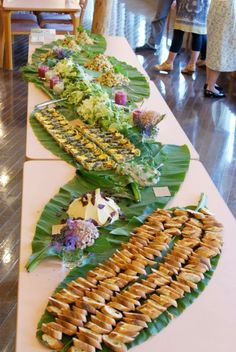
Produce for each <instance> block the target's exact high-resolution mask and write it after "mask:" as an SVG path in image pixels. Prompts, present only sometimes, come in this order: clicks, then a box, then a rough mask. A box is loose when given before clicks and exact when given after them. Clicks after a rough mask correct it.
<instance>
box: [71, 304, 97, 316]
mask: <svg viewBox="0 0 236 352" xmlns="http://www.w3.org/2000/svg"><path fill="white" fill-rule="evenodd" d="M75 305H76V307H78V308H81V309H83V310H86V311H87V312H89V313H91V314H95V313H96V308H94V307H93V306H92V305H91V304H88V303H86V302H82V301H77V302H75Z"/></svg>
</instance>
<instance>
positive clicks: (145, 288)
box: [133, 282, 154, 293]
mask: <svg viewBox="0 0 236 352" xmlns="http://www.w3.org/2000/svg"><path fill="white" fill-rule="evenodd" d="M133 287H134V288H138V289H140V290H141V291H143V292H145V293H152V292H153V291H154V289H153V288H151V287H148V286H145V285H143V284H140V283H139V282H136V283H135V284H134V285H133Z"/></svg>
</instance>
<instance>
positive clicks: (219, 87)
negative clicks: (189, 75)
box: [204, 83, 223, 92]
mask: <svg viewBox="0 0 236 352" xmlns="http://www.w3.org/2000/svg"><path fill="white" fill-rule="evenodd" d="M206 89H207V83H206V84H204V90H206ZM215 89H217V90H218V91H219V92H223V88H222V87H221V86H218V84H215Z"/></svg>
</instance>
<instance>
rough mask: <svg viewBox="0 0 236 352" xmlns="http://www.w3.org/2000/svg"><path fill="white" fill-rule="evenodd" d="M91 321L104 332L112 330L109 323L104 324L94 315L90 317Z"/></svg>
mask: <svg viewBox="0 0 236 352" xmlns="http://www.w3.org/2000/svg"><path fill="white" fill-rule="evenodd" d="M90 318H91V321H92V322H93V323H94V324H97V325H98V326H100V327H101V328H104V329H106V330H109V331H111V330H112V325H111V324H109V323H106V322H104V321H102V320H101V319H99V318H98V317H97V316H96V315H91V317H90Z"/></svg>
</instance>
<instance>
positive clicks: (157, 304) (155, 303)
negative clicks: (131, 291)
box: [146, 295, 166, 312]
mask: <svg viewBox="0 0 236 352" xmlns="http://www.w3.org/2000/svg"><path fill="white" fill-rule="evenodd" d="M153 296H154V297H155V296H156V295H153ZM153 296H151V298H150V299H148V300H147V301H146V303H148V304H149V305H151V306H153V307H154V308H155V309H158V310H159V311H160V312H165V311H166V307H164V306H162V305H161V304H160V303H158V302H157V301H155V300H154V299H152V297H153Z"/></svg>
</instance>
